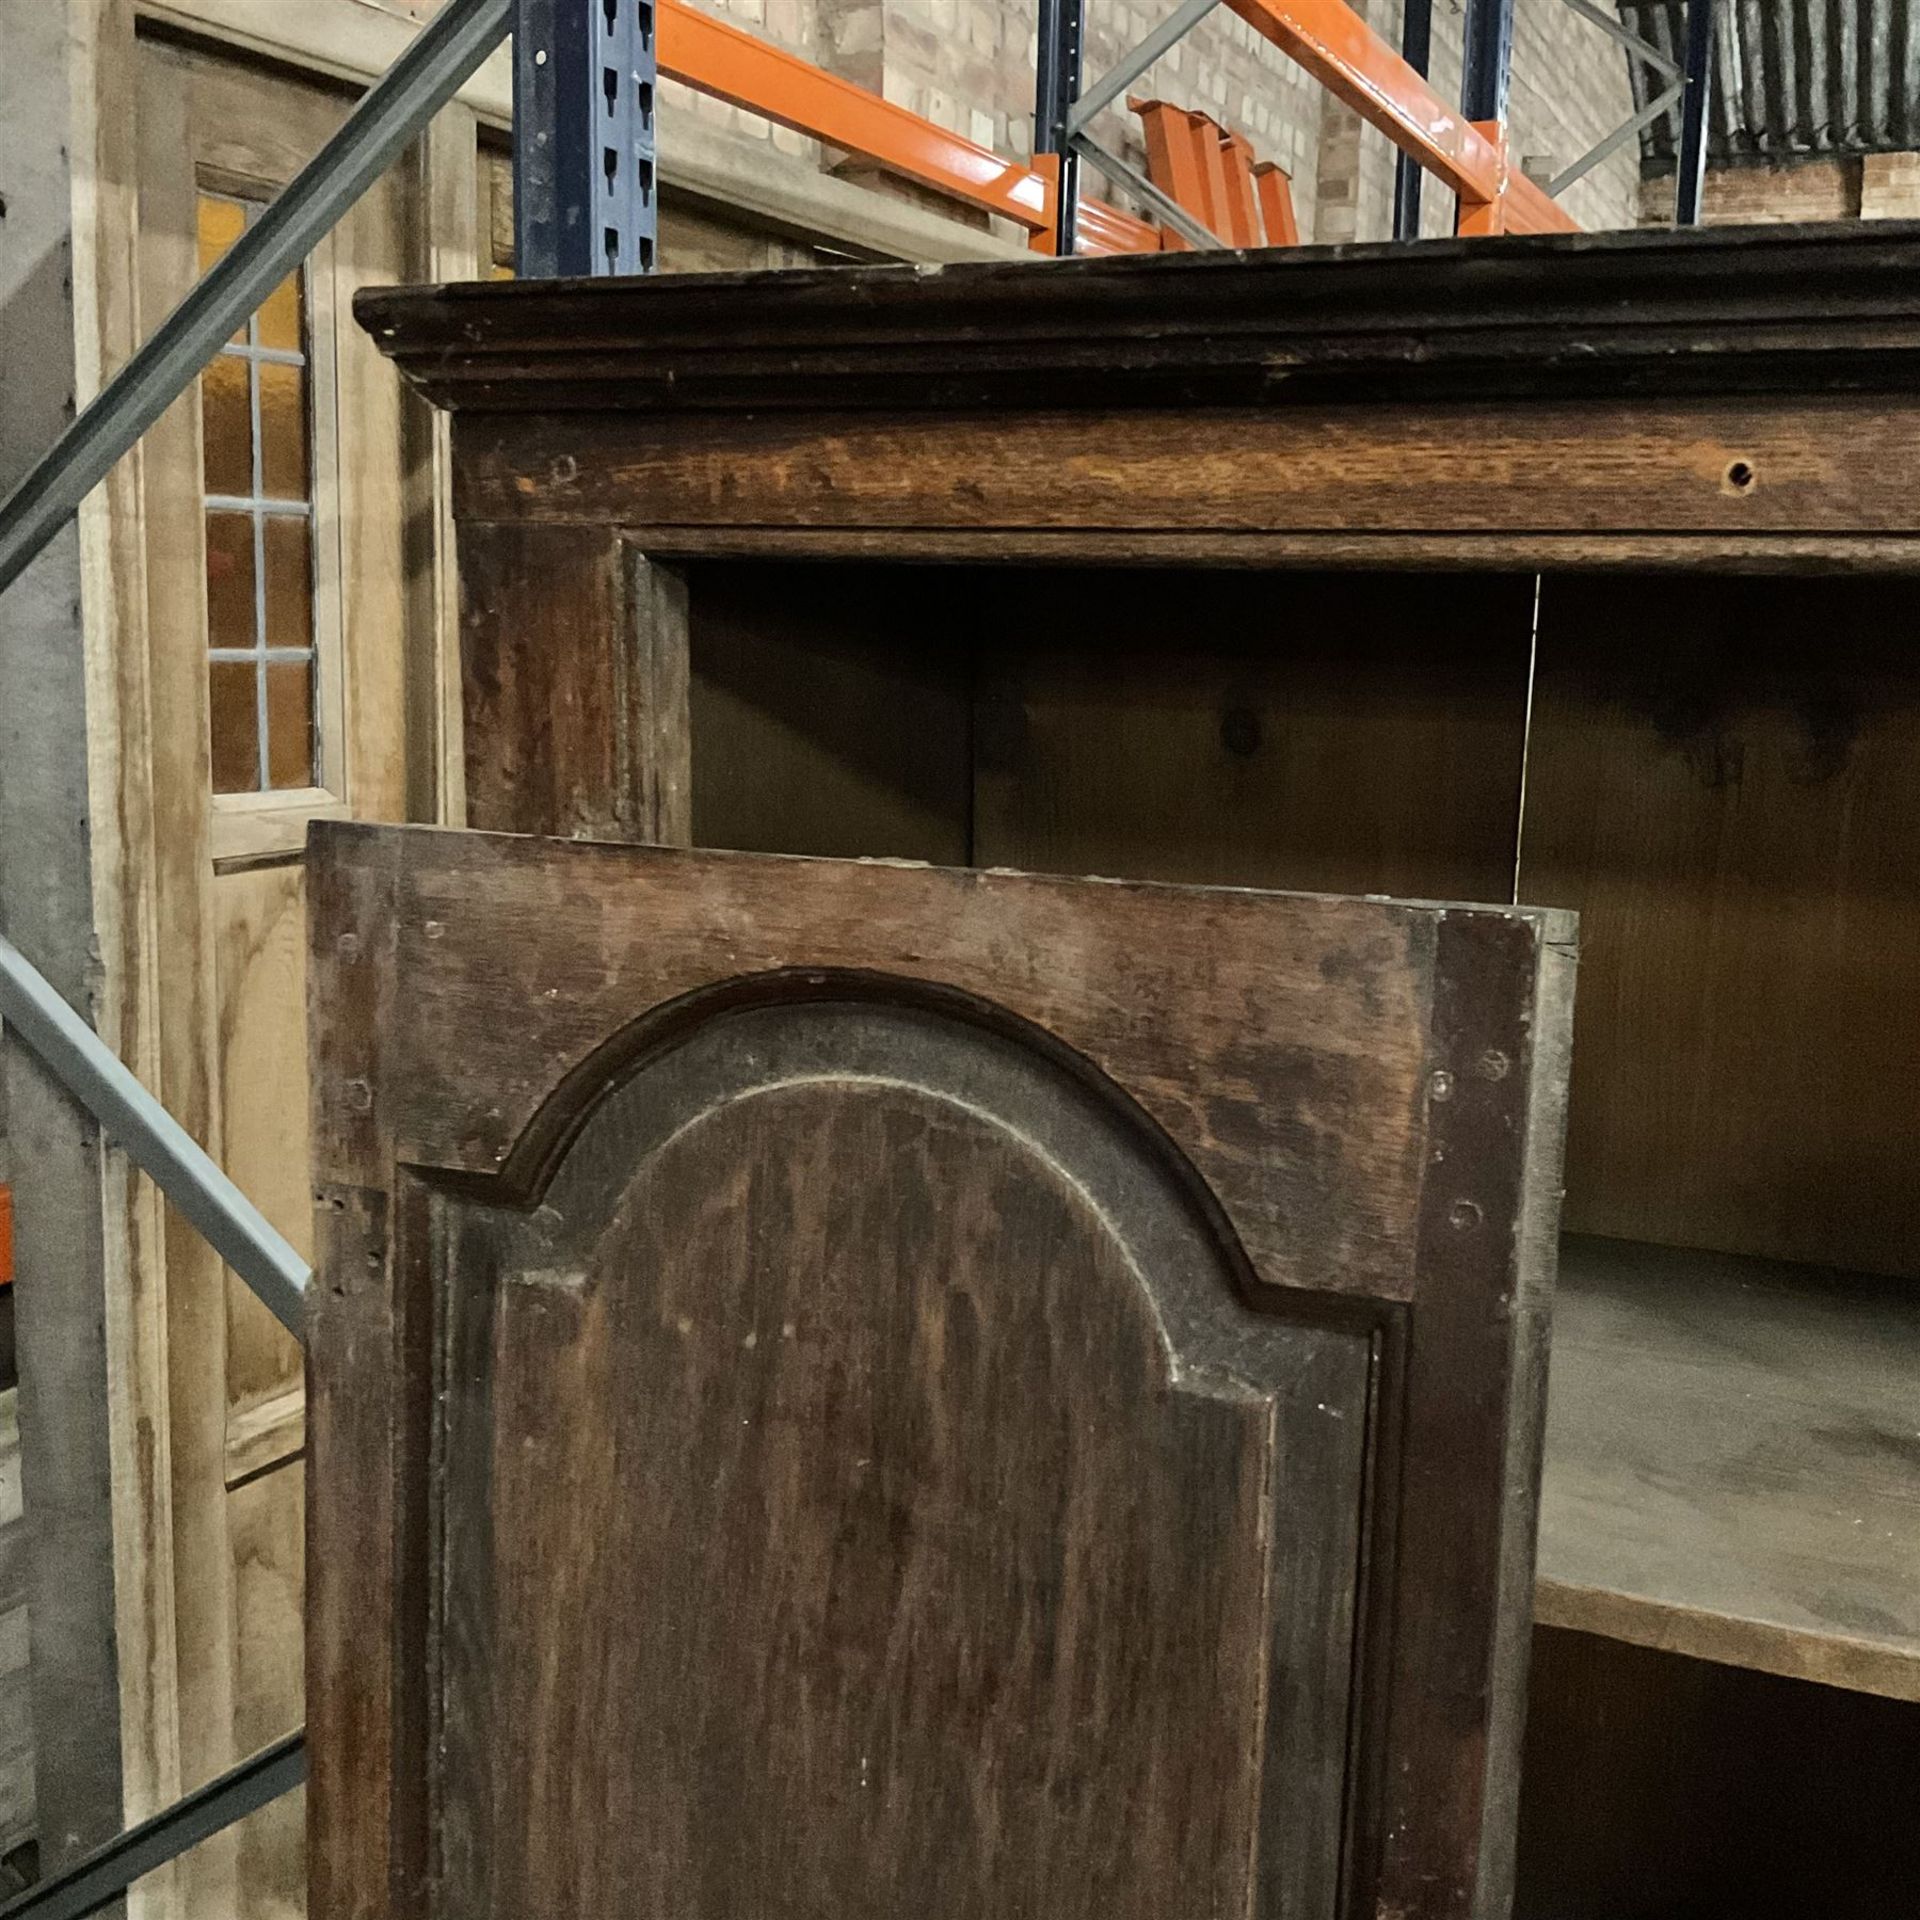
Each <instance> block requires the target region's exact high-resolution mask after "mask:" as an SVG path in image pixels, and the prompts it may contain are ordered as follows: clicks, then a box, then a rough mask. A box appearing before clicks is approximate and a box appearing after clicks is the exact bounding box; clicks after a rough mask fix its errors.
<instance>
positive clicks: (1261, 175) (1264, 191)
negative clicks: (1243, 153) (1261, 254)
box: [1253, 160, 1300, 247]
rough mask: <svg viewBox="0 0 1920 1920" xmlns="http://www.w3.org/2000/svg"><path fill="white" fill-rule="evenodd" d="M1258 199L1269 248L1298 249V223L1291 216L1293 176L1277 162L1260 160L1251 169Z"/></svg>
mask: <svg viewBox="0 0 1920 1920" xmlns="http://www.w3.org/2000/svg"><path fill="white" fill-rule="evenodd" d="M1253 185H1254V190H1255V192H1257V193H1258V194H1259V196H1260V219H1261V223H1262V224H1263V225H1264V226H1265V228H1266V230H1267V245H1268V246H1270V247H1297V246H1298V245H1299V244H1300V223H1299V222H1298V221H1297V220H1296V219H1295V218H1294V217H1293V175H1292V174H1290V173H1289V172H1288V171H1287V170H1286V168H1285V167H1283V166H1282V165H1281V164H1280V163H1279V161H1277V160H1262V161H1261V162H1260V164H1259V165H1258V166H1256V167H1255V168H1254V170H1253Z"/></svg>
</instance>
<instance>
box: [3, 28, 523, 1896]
mask: <svg viewBox="0 0 1920 1920" xmlns="http://www.w3.org/2000/svg"><path fill="white" fill-rule="evenodd" d="M515 4H516V0H447V4H446V6H445V7H443V8H442V10H441V11H440V12H439V13H438V14H436V15H435V16H434V18H433V19H432V21H431V22H430V23H429V24H428V25H427V26H425V27H424V28H423V29H422V30H421V31H420V33H419V34H418V35H417V36H416V37H415V39H414V40H413V41H412V42H411V43H410V44H409V46H408V47H407V50H406V51H405V52H404V53H403V54H402V55H401V56H400V57H399V59H397V60H396V61H395V62H394V63H393V65H392V67H391V68H389V69H388V71H387V72H386V74H385V75H384V76H382V78H381V79H380V80H378V81H377V82H376V83H375V84H374V85H373V86H372V87H371V88H370V89H369V90H368V91H367V93H366V94H365V95H364V96H363V97H362V98H361V100H360V101H359V103H358V104H357V105H356V106H355V108H354V110H353V111H352V113H350V114H349V115H348V117H347V119H346V121H345V123H344V124H343V125H342V126H341V128H340V130H339V131H338V132H337V133H336V134H335V135H334V136H333V138H332V139H331V140H329V141H328V142H327V143H326V145H325V146H324V147H322V148H321V149H320V151H319V152H318V153H317V154H316V155H315V156H314V157H313V159H312V160H311V161H310V162H309V163H308V164H307V165H306V166H305V167H304V168H303V169H302V170H301V171H300V173H299V174H298V175H297V176H296V177H295V178H294V179H293V181H292V182H291V183H290V184H289V185H288V186H287V188H286V190H285V191H284V192H283V193H281V194H280V195H279V197H278V198H277V199H275V200H274V201H273V203H272V204H271V205H270V206H269V207H268V208H267V209H266V211H265V212H264V213H262V215H261V216H260V218H259V219H258V220H257V221H256V222H255V223H254V224H253V225H252V226H251V227H250V228H249V229H248V230H247V232H246V233H245V234H244V235H243V236H242V238H241V239H240V240H238V241H237V242H236V243H235V244H234V246H233V247H232V248H231V249H230V250H229V251H228V252H227V253H226V254H225V255H224V256H223V257H222V258H221V260H220V261H219V262H218V263H217V264H216V265H215V266H214V267H213V268H212V269H211V270H210V271H209V272H208V274H207V275H206V277H205V278H204V279H203V280H201V281H200V282H199V283H198V284H197V285H196V286H195V287H194V289H193V291H192V292H191V293H189V294H188V295H187V297H186V298H185V299H184V300H182V301H181V303H180V304H179V306H178V307H176V308H175V309H174V310H173V312H172V313H170V314H169V315H168V316H167V318H166V319H165V320H164V321H162V322H161V324H160V326H159V327H158V328H157V329H156V331H155V332H154V334H153V336H152V338H150V339H149V340H148V341H146V343H145V344H144V345H143V346H141V347H140V349H139V350H138V351H137V352H136V353H135V354H134V355H133V356H132V357H131V358H130V359H129V360H128V361H127V363H126V365H125V366H124V367H122V368H121V369H120V371H119V372H118V373H117V374H115V375H114V376H113V378H112V379H111V380H109V381H108V382H107V384H106V386H105V387H104V388H102V389H101V392H100V394H99V396H98V397H97V398H96V399H95V400H94V401H93V402H92V403H91V404H90V405H89V406H88V407H87V408H86V409H85V411H84V412H82V413H81V414H80V415H79V417H78V418H77V419H76V420H75V421H74V423H73V424H72V426H70V427H69V428H68V429H67V431H66V432H65V433H63V434H62V435H61V436H60V439H59V440H58V442H57V443H56V444H55V445H54V447H53V448H52V450H51V451H50V452H49V453H48V454H47V455H46V456H45V458H44V459H42V460H41V461H40V462H39V464H38V465H37V466H35V467H34V468H33V470H32V471H31V472H30V473H28V474H27V476H26V478H25V479H23V480H22V481H21V482H20V484H19V485H18V486H17V487H16V488H15V489H14V490H13V492H12V493H11V494H10V495H8V497H7V499H6V501H5V503H4V505H0V592H5V590H6V589H7V588H8V587H9V586H11V585H12V583H13V582H14V581H15V580H17V579H18V578H19V577H20V575H21V574H22V573H23V572H25V571H26V569H27V568H28V567H29V566H30V565H31V564H32V563H33V561H34V559H35V558H36V557H37V556H38V555H39V554H40V552H41V551H42V550H43V549H44V548H45V547H46V545H47V543H48V542H49V541H50V540H51V539H52V538H53V537H54V535H55V534H57V533H58V532H59V531H60V529H61V528H62V527H64V526H65V525H66V523H67V522H68V521H69V520H70V519H71V518H72V517H73V515H74V514H75V513H76V512H77V511H78V510H79V507H80V504H81V502H82V501H83V500H85V498H86V497H87V495H88V494H89V493H91V492H92V490H93V489H94V488H95V487H96V486H98V485H99V484H100V482H101V481H102V480H104V479H105V478H106V477H107V475H108V473H109V472H110V471H111V470H112V468H113V466H114V464H115V463H116V462H117V461H118V460H119V459H120V458H121V457H122V456H123V455H124V454H126V453H128V452H129V451H130V450H131V449H132V448H133V446H134V445H135V443H136V442H137V441H138V440H139V439H140V436H141V435H142V434H144V433H145V432H146V430H147V429H148V428H149V427H150V426H152V425H153V424H154V422H155V421H156V420H158V419H159V418H160V416H161V415H162V414H163V413H164V412H166V410H167V409H168V408H169V407H170V406H172V404H173V403H174V401H175V400H177V399H178V398H179V397H180V395H181V394H183V393H184V392H185V391H186V390H187V388H188V387H189V386H190V385H191V384H192V382H193V381H194V380H195V379H196V378H197V377H198V375H199V374H200V372H201V370H202V369H203V368H204V367H205V366H206V365H207V363H208V362H209V361H210V360H211V359H212V358H213V356H214V354H215V353H216V352H217V351H218V350H219V348H220V345H221V343H222V342H223V341H225V340H227V339H228V338H229V337H230V336H231V335H232V334H233V333H234V332H235V330H236V329H238V328H239V327H242V326H244V325H245V324H246V321H247V318H248V316H249V315H250V314H251V313H252V312H253V311H254V309H255V308H256V307H258V306H259V305H260V303H261V302H262V301H263V300H264V299H265V298H266V297H267V295H268V294H270V293H271V292H272V291H273V289H274V288H275V287H276V286H278V285H279V284H280V282H281V281H282V280H284V279H285V278H286V277H287V275H288V274H289V273H291V272H293V271H294V270H295V269H296V268H297V267H298V266H299V265H300V264H301V262H302V261H304V260H305V259H306V257H307V255H308V254H310V253H311V252H312V251H313V249H314V247H315V246H316V245H317V244H318V243H319V242H320V241H321V240H322V239H323V238H324V237H325V236H326V234H327V233H328V232H329V231H330V230H331V229H332V227H333V226H334V224H335V223H336V222H337V221H338V220H339V219H340V217H341V215H342V214H344V213H345V212H346V211H347V209H348V208H350V207H351V206H352V205H353V204H354V202H355V201H356V200H358V199H359V198H360V196H361V195H362V194H363V193H365V192H366V191H367V189H368V188H369V187H371V186H372V185H373V183H374V182H375V181H376V180H378V179H379V178H380V176H381V174H382V173H384V172H385V171H386V169H387V168H388V167H389V166H390V165H391V164H392V163H393V161H395V160H396V159H397V158H399V156H400V154H401V152H402V151H403V149H404V148H405V147H406V146H407V144H408V142H409V141H411V140H412V139H413V138H414V137H415V136H416V135H417V134H419V133H420V132H421V131H422V130H423V129H424V128H425V126H426V124H427V122H428V121H429V120H431V119H432V118H433V116H434V115H435V114H436V113H437V112H438V111H439V110H440V109H441V108H442V107H443V106H445V105H446V103H447V102H448V101H449V100H451V99H452V98H453V96H454V94H455V93H457V92H458V91H459V89H460V87H461V86H462V85H463V84H464V83H465V81H466V80H467V79H468V77H469V76H470V75H471V74H472V73H473V71H474V69H475V68H477V67H478V66H479V65H480V63H481V61H482V60H484V59H485V58H486V57H487V55H488V54H489V53H491V52H492V51H493V49H494V48H495V47H496V46H498V45H499V44H500V42H501V41H502V40H503V39H504V38H505V37H506V34H507V31H508V28H509V26H510V25H511V24H512V20H513V15H514V8H515ZM0 1023H4V1025H5V1028H6V1030H7V1032H8V1034H9V1035H10V1036H11V1039H12V1040H13V1041H17V1042H19V1043H21V1044H24V1045H25V1046H27V1047H28V1048H30V1049H31V1050H32V1052H33V1053H34V1054H35V1055H36V1056H37V1057H38V1058H39V1060H40V1061H41V1063H42V1064H43V1065H44V1066H45V1067H46V1069H47V1070H48V1071H49V1072H50V1073H51V1074H52V1075H53V1076H54V1077H55V1078H56V1079H58V1080H59V1081H60V1082H61V1083H62V1084H63V1085H64V1086H65V1087H66V1088H67V1090H68V1091H69V1092H70V1093H71V1094H72V1095H73V1096H74V1097H75V1098H76V1099H77V1100H79V1101H80V1103H81V1104H82V1105H83V1106H84V1107H85V1108H86V1109H87V1111H88V1112H89V1113H90V1114H92V1116H93V1118H94V1119H95V1121H96V1122H97V1123H98V1124H99V1126H100V1129H101V1131H102V1132H103V1133H104V1134H105V1135H106V1136H107V1137H108V1138H109V1139H110V1140H112V1141H114V1142H115V1143H116V1144H117V1145H118V1146H120V1147H121V1148H123V1149H124V1150H125V1152H126V1153H127V1155H128V1157H129V1158H130V1159H132V1160H133V1162H134V1163H135V1164H136V1165H137V1166H138V1167H139V1168H140V1169H141V1170H142V1171H143V1172H144V1173H146V1174H147V1175H148V1176H149V1177H150V1178H151V1179H152V1180H153V1181H154V1183H155V1185H157V1186H158V1187H159V1188H160V1190H161V1192H162V1193H164V1194H165V1195H166V1196H167V1198H168V1199H169V1200H170V1201H171V1202H172V1203H173V1204H174V1205H175V1206H176V1207H178V1208H179V1210H180V1211H181V1213H182V1214H184V1215H185V1216H186V1218H187V1219H188V1220H190V1221H191V1222H192V1223H193V1224H194V1226H195V1227H197V1228H198V1229H199V1230H200V1232H201V1233H203V1234H204V1235H205V1236H206V1238H207V1239H208V1241H209V1242H210V1243H211V1244H212V1245H213V1247H214V1248H215V1249H216V1251H217V1252H218V1253H219V1254H220V1256H221V1258H222V1259H223V1260H225V1261H226V1262H227V1264H228V1265H229V1266H230V1267H232V1269H233V1270H234V1272H235V1273H237V1274H238V1275H239V1276H240V1277H241V1279H242V1280H244V1281H245V1282H246V1283H247V1285H248V1286H250V1287H251V1288H252V1289H253V1290H254V1292H255V1293H257V1294H258V1295H259V1296H260V1298H261V1299H262V1300H263V1301H264V1302H265V1303H266V1305H267V1306H268V1308H269V1309H270V1310H271V1311H272V1313H273V1314H274V1316H275V1317H276V1318H277V1319H278V1320H279V1321H280V1323H281V1324H282V1325H283V1326H284V1327H286V1328H287V1329H288V1331H289V1332H291V1333H292V1334H293V1335H294V1336H295V1337H296V1338H300V1337H302V1333H303V1318H304V1314H303V1308H304V1304H305V1297H306V1292H307V1288H308V1285H309V1283H310V1281H311V1277H312V1276H311V1270H310V1269H309V1267H308V1265H307V1263H306V1261H305V1260H303V1259H302V1258H301V1257H300V1255H299V1253H298V1252H296V1251H295V1249H294V1248H293V1247H292V1245H290V1244H289V1242H288V1241H287V1240H286V1239H285V1238H284V1236H282V1235H281V1234H279V1233H277V1232H276V1231H275V1230H274V1228H273V1227H272V1226H271V1225H270V1224H269V1222H268V1221H267V1220H266V1218H265V1217H264V1216H263V1215H262V1214H261V1212H260V1210H259V1209H258V1208H257V1207H255V1206H254V1204H253V1203H252V1202H251V1201H250V1200H249V1199H248V1198H247V1197H246V1195H245V1194H243V1193H242V1192H241V1191H240V1190H239V1188H238V1187H236V1186H235V1185H234V1184H233V1182H232V1181H231V1180H229V1179H228V1178H227V1176H226V1174H225V1173H224V1172H222V1170H221V1169H220V1168H219V1166H217V1165H216V1164H215V1163H214V1161H213V1160H212V1158H211V1157H210V1156H209V1155H208V1154H207V1153H206V1151H205V1150H204V1149H203V1148H202V1147H201V1146H200V1145H199V1144H198V1143H197V1142H196V1141H195V1140H194V1139H193V1138H192V1137H191V1136H190V1135H189V1134H188V1133H187V1132H186V1131H185V1130H184V1129H183V1128H182V1127H181V1126H180V1124H179V1123H178V1122H177V1121H176V1120H175V1119H174V1118H173V1117H172V1115H170V1114H169V1113H168V1112H167V1110H166V1109H165V1107H163V1106H162V1105H161V1104H160V1102H159V1101H158V1100H156V1099H155V1098H154V1097H153V1095H152V1094H151V1093H149V1092H148V1091H147V1089H146V1088H145V1087H144V1086H142V1085H141V1084H140V1082H139V1080H138V1079H137V1078H136V1077H135V1076H134V1075H133V1074H132V1073H131V1072H130V1071H129V1070H128V1069H127V1067H126V1066H125V1065H124V1064H123V1063H122V1062H121V1061H120V1060H119V1059H118V1058H117V1057H116V1056H115V1055H114V1053H113V1051H112V1049H111V1048H109V1047H108V1046H107V1045H106V1043H105V1042H104V1041H102V1040H101V1038H100V1037H99V1035H98V1034H96V1033H95V1032H94V1031H93V1029H92V1027H91V1026H89V1025H88V1024H87V1022H86V1021H85V1020H84V1019H82V1018H81V1016H80V1015H79V1014H78V1013H76V1012H75V1011H74V1010H73V1009H72V1008H71V1007H70V1006H68V1005H67V1003H66V1002H65V1001H64V1000H63V999H62V998H61V997H60V995H59V994H58V993H57V992H56V991H55V990H54V988H53V986H52V984H51V983H50V982H49V981H48V980H47V978H46V977H45V975H44V974H42V973H41V972H40V970H39V969H38V968H37V967H36V966H34V964H33V962H32V961H31V960H30V959H28V957H27V956H26V955H25V954H23V953H22V952H21V951H20V950H19V949H18V948H17V947H16V946H14V945H13V944H12V942H11V941H9V940H7V939H5V938H3V937H0ZM305 1774H306V1758H305V1746H304V1736H303V1735H302V1734H300V1733H298V1732H296V1733H293V1734H289V1735H288V1736H287V1737H286V1739H284V1740H282V1741H280V1742H279V1743H278V1744H277V1745H275V1746H273V1747H269V1748H267V1749H266V1750H265V1751H264V1752H263V1753H260V1754H256V1755H255V1756H254V1757H253V1758H252V1759H250V1760H247V1761H244V1762H242V1764H241V1765H240V1766H238V1767H236V1768H235V1769H234V1770H233V1771H232V1772H231V1773H228V1774H224V1775H222V1776H221V1777H220V1778H219V1779H217V1780H214V1781H211V1782H209V1783H208V1784H207V1785H206V1786H204V1787H201V1788H199V1789H198V1790H197V1791H196V1792H194V1793H191V1794H189V1795H187V1796H186V1798H185V1799H183V1800H180V1801H178V1802H176V1803H175V1804H174V1805H173V1806H171V1807H168V1808H166V1809H165V1810H164V1811H163V1812H161V1813H159V1814H156V1815H155V1816H154V1817H153V1818H152V1819H151V1820H147V1821H144V1822H142V1823H141V1824H140V1825H138V1826H135V1827H132V1828H130V1829H129V1830H128V1831H127V1832H125V1833H123V1834H121V1835H119V1836H118V1838H116V1839H114V1840H111V1841H108V1842H107V1843H106V1844H105V1845H104V1846H101V1847H98V1848H95V1849H94V1850H93V1851H92V1852H91V1853H89V1854H87V1855H86V1856H85V1857H84V1858H82V1859H81V1860H79V1861H76V1862H74V1863H73V1864H72V1865H71V1866H69V1867H67V1868H66V1869H64V1870H63V1871H60V1872H58V1873H56V1874H53V1875H51V1876H50V1877H49V1878H48V1879H47V1880H45V1881H44V1882H42V1883H41V1884H40V1885H38V1886H36V1887H33V1888H31V1889H30V1890H29V1891H28V1892H26V1893H25V1894H23V1895H21V1896H20V1898H19V1899H17V1900H14V1901H12V1902H11V1903H9V1904H8V1905H7V1906H6V1907H4V1908H0V1920H79V1916H81V1915H83V1914H88V1913H93V1912H96V1911H97V1910H98V1909H99V1908H101V1907H102V1906H105V1905H106V1904H107V1903H108V1902H109V1901H111V1900H113V1899H115V1898H116V1897H117V1896H118V1895H120V1894H121V1893H123V1892H124V1891H125V1890H126V1888H128V1887H129V1886H131V1885H132V1884H133V1882H134V1881H135V1880H136V1879H138V1878H139V1877H140V1875H142V1874H144V1873H148V1872H151V1871H152V1870H153V1869H154V1868H155V1867H158V1866H162V1865H164V1864H165V1863H166V1862H167V1861H168V1860H171V1859H172V1858H174V1857H175V1856H176V1855H177V1854H180V1853H183V1852H184V1851H185V1850H186V1849H187V1848H189V1847H191V1846H195V1845H197V1844H198V1843H199V1842H200V1841H202V1840H205V1839H207V1838H208V1837H209V1836H210V1835H212V1834H215V1833H218V1832H219V1831H221V1830H222V1829H223V1828H225V1827H228V1826H230V1825H232V1824H233V1823H234V1822H235V1821H237V1820H240V1819H243V1818H245V1816H246V1815H248V1814H250V1813H252V1812H254V1811H255V1810H256V1809H257V1808H259V1807H262V1806H264V1805H265V1804H266V1803H267V1802H268V1801H269V1800H272V1799H274V1798H276V1797H277V1796H278V1795H280V1794H282V1793H285V1792H287V1791H288V1790H290V1789H291V1788H292V1787H294V1786H296V1785H298V1784H299V1782H300V1781H301V1780H302V1779H304V1778H305Z"/></svg>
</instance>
